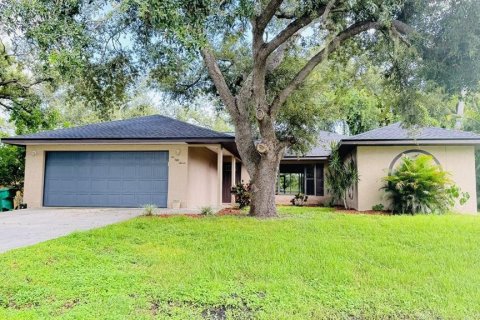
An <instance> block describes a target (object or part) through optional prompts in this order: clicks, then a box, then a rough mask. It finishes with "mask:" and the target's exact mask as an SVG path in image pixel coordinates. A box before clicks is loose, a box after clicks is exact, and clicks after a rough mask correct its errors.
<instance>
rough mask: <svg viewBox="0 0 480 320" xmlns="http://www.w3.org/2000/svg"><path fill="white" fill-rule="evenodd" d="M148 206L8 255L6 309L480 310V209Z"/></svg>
mask: <svg viewBox="0 0 480 320" xmlns="http://www.w3.org/2000/svg"><path fill="white" fill-rule="evenodd" d="M280 210H281V212H282V216H281V218H279V219H275V220H257V219H254V218H248V217H233V216H226V217H203V218H188V217H173V218H155V217H140V218H137V219H134V220H131V221H128V222H125V223H121V224H117V225H113V226H110V227H106V228H102V229H98V230H94V231H90V232H81V233H75V234H72V235H70V236H67V237H64V238H60V239H56V240H52V241H48V242H45V243H42V244H39V245H35V246H32V247H29V248H24V249H19V250H14V251H11V252H8V253H6V254H3V255H0V319H4V318H8V319H16V318H17V319H24V318H27V319H36V318H39V319H45V318H55V317H59V318H65V319H119V318H122V319H125V318H131V319H150V318H159V319H169V318H174V319H196V318H198V319H202V318H210V319H215V317H216V319H221V318H222V317H223V315H226V316H227V318H230V319H257V318H260V319H321V318H332V319H338V318H345V319H363V318H367V319H371V318H381V319H384V318H390V319H397V318H398V319H409V318H414V319H438V318H440V319H442V318H448V319H459V318H461V319H478V318H480V242H479V240H480V217H472V216H458V215H445V216H414V217H412V216H368V215H345V214H339V213H334V212H332V211H330V210H329V209H321V208H291V207H283V208H281V209H280Z"/></svg>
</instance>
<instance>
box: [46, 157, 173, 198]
mask: <svg viewBox="0 0 480 320" xmlns="http://www.w3.org/2000/svg"><path fill="white" fill-rule="evenodd" d="M44 190H45V191H44V199H43V203H44V206H51V207H58V206H66V207H140V206H142V205H145V204H155V205H157V206H158V207H166V206H167V190H168V152H48V153H47V158H46V164H45V187H44Z"/></svg>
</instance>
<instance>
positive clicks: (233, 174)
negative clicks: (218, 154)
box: [231, 156, 237, 204]
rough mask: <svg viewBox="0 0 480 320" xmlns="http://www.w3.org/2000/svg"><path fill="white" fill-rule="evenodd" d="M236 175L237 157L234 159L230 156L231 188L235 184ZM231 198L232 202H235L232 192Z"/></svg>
mask: <svg viewBox="0 0 480 320" xmlns="http://www.w3.org/2000/svg"><path fill="white" fill-rule="evenodd" d="M236 177H237V159H235V156H232V188H233V187H235V185H236V184H237V181H235V179H236ZM231 200H232V204H235V197H234V195H233V194H232V195H231Z"/></svg>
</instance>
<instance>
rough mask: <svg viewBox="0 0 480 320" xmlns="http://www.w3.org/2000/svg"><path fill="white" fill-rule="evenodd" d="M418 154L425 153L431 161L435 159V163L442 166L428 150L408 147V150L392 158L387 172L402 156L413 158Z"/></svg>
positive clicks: (390, 170) (391, 169)
mask: <svg viewBox="0 0 480 320" xmlns="http://www.w3.org/2000/svg"><path fill="white" fill-rule="evenodd" d="M419 154H425V155H427V156H430V157H432V159H433V161H435V163H436V164H437V165H438V166H440V168H441V167H442V165H441V164H440V161H438V159H437V158H436V157H435V156H434V155H433V154H431V153H430V152H428V151H425V150H421V149H410V150H407V151H403V152H401V153H400V154H398V155H397V156H396V157H395V158H393V160H392V162H391V163H390V166H389V167H388V174H391V173H392V171H393V169H394V168H395V167H396V166H397V165H398V163H399V161H400V160H401V158H402V157H403V156H408V157H410V158H415V157H417V156H418V155H419Z"/></svg>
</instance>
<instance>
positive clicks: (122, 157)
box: [2, 115, 480, 213]
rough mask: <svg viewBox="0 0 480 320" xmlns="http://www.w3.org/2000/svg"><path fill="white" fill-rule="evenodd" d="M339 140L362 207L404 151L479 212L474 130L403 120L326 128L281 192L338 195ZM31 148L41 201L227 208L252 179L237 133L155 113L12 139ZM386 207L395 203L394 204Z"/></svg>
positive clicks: (33, 183) (28, 182)
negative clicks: (331, 171) (238, 187)
mask: <svg viewBox="0 0 480 320" xmlns="http://www.w3.org/2000/svg"><path fill="white" fill-rule="evenodd" d="M332 141H337V142H339V143H340V145H341V147H340V151H341V153H342V154H343V155H344V156H345V157H351V158H353V159H354V161H355V163H356V165H357V167H358V171H359V175H360V181H359V182H358V184H357V185H356V186H355V187H354V188H352V190H350V191H349V195H348V202H349V205H350V206H351V207H352V208H355V209H358V210H362V211H363V210H370V209H371V208H372V206H373V205H375V204H379V203H385V198H384V195H383V192H382V191H381V190H380V188H381V186H382V177H384V176H385V175H387V174H388V172H389V170H391V169H392V168H393V167H395V164H396V162H397V161H398V159H400V157H401V156H402V155H404V154H406V155H414V154H417V153H427V154H429V155H432V156H433V158H434V159H435V161H437V162H438V163H439V164H440V165H441V166H442V167H443V168H444V169H445V170H447V171H449V172H450V173H451V174H452V178H453V179H454V181H455V182H456V183H457V184H458V186H460V188H461V189H462V191H463V192H468V193H469V194H470V199H469V200H468V201H467V203H466V204H464V205H463V206H460V205H459V204H458V205H457V206H456V208H455V209H456V210H457V211H459V212H464V213H474V212H476V211H477V209H476V208H477V203H476V181H475V157H474V148H475V145H476V144H479V143H480V136H478V135H475V134H473V133H469V132H462V131H453V130H446V129H440V128H424V129H422V130H418V131H416V132H411V131H409V130H406V129H403V128H402V127H401V126H400V125H399V124H394V125H392V126H388V127H384V128H380V129H377V130H372V131H369V132H366V133H363V134H360V135H357V136H350V137H347V136H341V135H338V134H334V133H330V132H321V134H320V137H319V141H318V146H317V147H316V148H314V149H313V150H311V151H310V152H309V153H307V154H306V155H304V156H302V157H298V156H296V155H290V154H287V155H286V156H285V157H284V160H283V161H282V163H281V165H280V169H279V173H278V179H277V188H276V198H277V202H278V203H282V204H287V203H289V202H290V200H291V199H292V197H293V195H294V194H296V193H304V194H307V195H309V201H308V202H309V203H310V204H321V203H323V202H325V201H326V199H328V193H327V192H326V188H325V185H324V175H325V166H326V162H327V160H328V157H329V155H330V149H329V145H330V143H331V142H332ZM2 142H4V143H8V144H13V145H20V146H25V147H26V167H25V190H24V202H25V203H26V204H27V205H28V207H29V208H37V207H139V206H142V205H145V204H155V205H157V206H159V207H169V208H171V207H177V206H179V207H181V208H192V209H196V208H200V207H203V206H212V207H217V208H218V207H221V206H223V205H225V204H228V203H231V202H232V201H233V199H232V195H231V194H230V189H231V187H232V186H233V185H235V183H237V182H240V181H244V182H248V180H249V177H248V174H247V172H246V170H245V168H244V167H243V166H242V164H241V159H240V156H239V155H238V152H237V149H236V145H235V139H234V136H233V135H231V134H226V133H220V132H215V131H212V130H209V129H206V128H202V127H199V126H195V125H192V124H189V123H185V122H182V121H179V120H175V119H171V118H168V117H164V116H160V115H155V116H148V117H140V118H134V119H129V120H122V121H112V122H105V123H99V124H91V125H86V126H82V127H77V128H69V129H60V130H53V131H45V132H40V133H37V134H31V135H23V136H16V137H11V138H6V139H2ZM385 204H386V203H385Z"/></svg>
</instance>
